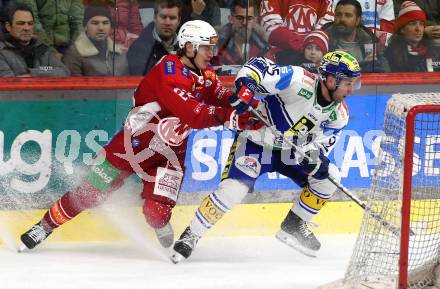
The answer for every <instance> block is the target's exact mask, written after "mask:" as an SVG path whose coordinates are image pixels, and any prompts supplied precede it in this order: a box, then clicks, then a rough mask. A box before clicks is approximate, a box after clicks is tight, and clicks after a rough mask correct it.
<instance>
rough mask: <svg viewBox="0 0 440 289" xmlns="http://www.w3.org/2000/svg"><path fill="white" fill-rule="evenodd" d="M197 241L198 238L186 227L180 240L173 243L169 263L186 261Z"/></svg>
mask: <svg viewBox="0 0 440 289" xmlns="http://www.w3.org/2000/svg"><path fill="white" fill-rule="evenodd" d="M199 239H200V237H199V236H197V235H196V234H194V233H193V232H191V229H190V228H189V227H186V229H185V231H183V233H182V235H181V236H180V239H179V240H177V241H176V243H174V247H173V252H172V254H171V257H170V259H171V262H173V263H174V264H177V263H179V262H180V261H182V259H183V258H185V259H187V258H188V257H189V256H190V255H191V253H192V251H193V250H194V247H195V246H196V244H197V241H199Z"/></svg>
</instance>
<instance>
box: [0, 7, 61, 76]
mask: <svg viewBox="0 0 440 289" xmlns="http://www.w3.org/2000/svg"><path fill="white" fill-rule="evenodd" d="M6 12H7V13H6V14H7V16H6V17H7V18H6V23H5V29H6V32H7V33H5V35H4V37H3V38H4V39H2V40H0V77H29V76H68V75H69V71H68V69H67V68H66V67H65V66H64V64H63V63H62V62H61V61H60V60H58V59H57V58H56V56H55V52H54V51H53V49H51V48H50V47H49V46H47V45H46V44H44V43H43V42H41V41H40V40H38V39H37V38H35V37H34V23H35V22H34V15H33V14H32V10H31V9H30V7H28V6H27V5H25V4H23V3H19V4H12V5H11V6H9V7H8V9H7V11H6Z"/></svg>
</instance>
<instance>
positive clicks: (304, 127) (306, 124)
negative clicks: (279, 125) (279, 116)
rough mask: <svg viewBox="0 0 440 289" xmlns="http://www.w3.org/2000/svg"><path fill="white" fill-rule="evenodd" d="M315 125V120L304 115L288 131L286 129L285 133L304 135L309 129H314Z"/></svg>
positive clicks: (287, 135) (288, 134)
mask: <svg viewBox="0 0 440 289" xmlns="http://www.w3.org/2000/svg"><path fill="white" fill-rule="evenodd" d="M314 127H315V124H314V123H313V121H311V120H310V119H308V118H307V117H305V116H303V117H302V118H301V119H300V120H299V121H298V122H297V123H295V124H294V125H293V126H292V127H291V128H290V129H289V130H288V131H286V132H285V133H284V134H285V136H286V137H289V136H300V135H301V136H304V135H306V134H307V133H308V132H309V131H311V130H312V128H314Z"/></svg>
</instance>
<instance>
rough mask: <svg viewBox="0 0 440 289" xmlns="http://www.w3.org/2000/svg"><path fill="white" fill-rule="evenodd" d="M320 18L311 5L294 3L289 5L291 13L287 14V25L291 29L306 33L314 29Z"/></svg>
mask: <svg viewBox="0 0 440 289" xmlns="http://www.w3.org/2000/svg"><path fill="white" fill-rule="evenodd" d="M317 19H318V15H316V11H315V9H314V8H313V7H310V6H309V5H302V4H298V5H292V6H290V7H289V14H288V15H287V16H286V22H287V27H288V28H289V30H291V31H296V32H300V33H306V32H309V31H311V30H312V29H313V26H314V25H315V23H316V20H317Z"/></svg>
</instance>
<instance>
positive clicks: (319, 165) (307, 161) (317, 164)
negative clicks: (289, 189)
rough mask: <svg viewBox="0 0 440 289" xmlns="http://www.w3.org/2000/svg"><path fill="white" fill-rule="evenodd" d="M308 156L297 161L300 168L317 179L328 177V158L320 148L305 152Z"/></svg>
mask: <svg viewBox="0 0 440 289" xmlns="http://www.w3.org/2000/svg"><path fill="white" fill-rule="evenodd" d="M305 154H306V155H307V156H309V157H308V158H306V157H304V158H303V159H302V160H301V162H300V163H299V164H300V165H301V167H302V169H303V170H304V171H305V172H306V173H307V174H308V175H310V176H312V177H314V178H315V179H318V180H323V179H326V178H328V176H329V174H328V166H329V164H330V160H329V159H328V157H326V156H325V155H324V154H323V153H322V152H321V151H320V150H310V151H308V152H306V153H305Z"/></svg>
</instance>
